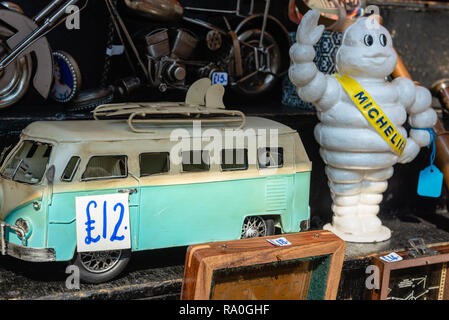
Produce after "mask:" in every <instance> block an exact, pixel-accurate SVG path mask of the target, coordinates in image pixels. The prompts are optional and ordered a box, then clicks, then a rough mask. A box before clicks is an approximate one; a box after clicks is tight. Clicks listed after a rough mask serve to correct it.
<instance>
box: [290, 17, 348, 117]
mask: <svg viewBox="0 0 449 320" xmlns="http://www.w3.org/2000/svg"><path fill="white" fill-rule="evenodd" d="M319 18H320V13H319V11H317V10H311V11H308V12H307V13H306V14H305V15H304V17H303V18H302V20H301V23H300V25H299V27H298V32H297V35H296V41H297V42H296V43H295V44H294V45H293V46H292V47H291V48H290V58H291V60H292V62H293V64H292V66H291V67H290V70H289V77H290V80H291V81H292V83H293V84H294V85H295V86H296V87H297V93H298V95H299V97H300V98H301V99H303V100H304V101H306V102H312V103H314V104H315V106H316V107H317V108H318V109H319V111H326V110H328V109H330V108H331V107H333V106H334V104H335V101H336V98H338V94H339V92H340V85H339V83H338V81H337V80H336V79H335V78H334V77H331V76H328V75H324V74H323V73H322V72H320V71H319V70H318V68H317V67H316V65H315V63H314V62H313V60H314V58H315V49H314V47H313V46H314V45H315V44H316V43H317V42H318V41H319V40H320V38H321V35H322V34H323V31H324V26H323V25H318V20H319Z"/></svg>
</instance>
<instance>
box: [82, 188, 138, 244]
mask: <svg viewBox="0 0 449 320" xmlns="http://www.w3.org/2000/svg"><path fill="white" fill-rule="evenodd" d="M75 203H76V242H77V251H78V252H92V251H108V250H120V249H129V248H131V236H130V227H129V195H128V194H126V193H124V194H122V193H119V194H107V195H99V196H85V197H76V199H75Z"/></svg>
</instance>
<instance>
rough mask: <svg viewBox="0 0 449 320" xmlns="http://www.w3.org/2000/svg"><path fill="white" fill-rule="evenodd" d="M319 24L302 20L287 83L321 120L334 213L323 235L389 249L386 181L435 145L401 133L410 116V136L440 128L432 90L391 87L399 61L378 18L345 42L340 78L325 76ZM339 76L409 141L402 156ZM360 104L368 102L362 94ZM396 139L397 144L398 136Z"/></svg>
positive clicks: (356, 27)
mask: <svg viewBox="0 0 449 320" xmlns="http://www.w3.org/2000/svg"><path fill="white" fill-rule="evenodd" d="M319 17H320V13H319V12H318V11H316V10H312V11H309V12H308V13H307V14H306V15H305V16H304V17H303V19H302V21H301V24H300V25H299V28H298V33H297V43H295V44H294V45H293V46H292V48H291V49H290V57H291V59H292V62H293V63H292V65H291V67H290V70H289V77H290V80H291V81H292V82H293V84H295V86H296V87H297V93H298V95H299V96H300V97H301V99H303V100H304V101H306V102H312V103H313V104H314V105H315V107H316V109H317V115H318V119H319V120H320V123H319V124H318V125H317V126H316V128H315V138H316V140H317V142H318V143H319V144H320V147H321V148H320V155H321V157H322V158H323V160H324V162H325V164H326V169H325V170H326V175H327V177H328V180H329V187H330V190H331V196H332V200H333V204H332V211H333V213H334V215H333V219H332V223H331V224H327V225H326V226H325V227H324V228H325V229H327V230H330V231H332V232H334V233H335V234H337V235H338V236H340V237H341V238H342V239H344V240H345V241H349V242H379V241H384V240H387V239H389V238H390V237H391V232H390V230H389V229H388V228H387V227H385V226H383V225H382V222H381V221H380V219H379V218H378V217H377V214H378V212H379V204H380V203H381V201H382V194H383V192H385V191H386V189H387V186H388V182H387V180H388V179H389V178H390V177H391V176H392V175H393V165H395V164H396V163H397V162H399V163H408V162H410V161H412V160H413V159H414V158H415V157H416V156H417V155H418V153H419V151H420V148H421V147H424V146H427V145H428V144H429V143H430V142H431V135H430V134H429V132H427V131H426V130H419V129H412V130H410V135H409V136H408V134H407V131H406V130H405V129H404V128H403V125H404V123H405V122H406V121H407V116H408V121H409V124H410V126H411V128H431V127H433V126H434V125H435V123H436V122H437V114H436V112H435V111H434V110H433V109H432V108H431V102H432V97H431V94H430V92H429V90H427V89H426V88H424V87H421V86H416V85H415V84H414V83H413V82H412V81H411V80H409V79H407V78H396V79H395V80H394V81H393V82H388V81H387V80H386V79H387V77H388V76H389V75H390V74H391V73H392V72H393V70H394V68H395V66H396V63H397V59H398V58H397V54H396V51H395V50H394V48H393V43H392V38H391V35H390V33H389V32H388V31H387V30H386V29H385V28H384V27H383V26H381V25H380V24H379V23H378V22H377V21H376V20H375V19H373V18H369V17H368V18H367V17H364V18H360V19H358V20H357V21H356V22H355V23H354V24H352V25H351V26H349V27H348V28H347V29H346V31H345V33H344V34H343V40H342V46H341V47H340V49H339V50H338V52H337V55H336V66H337V71H338V73H339V75H324V74H323V73H321V72H319V71H318V69H317V67H316V66H315V64H314V63H313V59H314V57H315V51H314V48H313V46H314V45H315V44H316V43H317V42H318V40H319V39H320V37H321V35H322V33H323V30H324V26H321V25H320V26H318V19H319ZM341 76H345V77H349V78H351V79H353V80H355V81H356V82H357V83H358V84H359V85H360V88H363V89H364V90H365V93H367V94H369V96H370V98H372V100H373V101H372V103H376V104H377V106H378V107H379V108H377V109H376V110H374V111H373V109H370V114H369V117H371V116H372V118H374V117H375V116H378V115H379V113H382V112H383V114H384V115H385V119H387V118H388V119H389V121H391V124H392V126H393V127H395V128H396V130H397V132H398V136H400V135H402V137H403V138H404V141H406V143H402V144H401V142H397V143H398V144H400V145H401V146H402V147H403V148H402V150H400V151H401V152H399V153H398V152H395V150H394V148H392V147H391V145H390V144H389V141H387V139H386V138H385V137H383V136H382V135H386V136H388V135H389V134H390V133H391V132H390V131H388V129H385V127H384V125H385V123H383V121H384V120H385V119H384V118H383V117H382V118H380V119H377V124H376V122H373V123H371V122H369V119H368V118H367V117H366V116H364V115H363V114H362V112H361V109H360V107H358V106H357V105H356V103H355V102H354V97H353V96H350V95H349V93H348V91H347V90H346V87H345V86H344V85H343V84H342V83H341V81H339V80H338V79H339V78H340V77H341ZM356 96H357V95H356ZM358 98H359V100H361V99H360V98H363V101H364V100H366V99H365V97H364V96H363V94H362V93H360V94H359V95H358ZM368 101H369V100H368ZM372 103H371V102H370V103H369V104H368V103H366V104H365V106H364V107H367V106H368V105H370V106H372ZM376 125H377V128H376V127H375V126H376ZM384 129H385V130H384ZM390 138H391V140H392V141H394V139H396V140H397V137H396V136H395V137H394V138H393V137H388V139H390ZM394 142H396V141H394Z"/></svg>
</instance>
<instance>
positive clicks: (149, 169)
mask: <svg viewBox="0 0 449 320" xmlns="http://www.w3.org/2000/svg"><path fill="white" fill-rule="evenodd" d="M168 171H170V153H168V152H149V153H142V154H141V155H140V176H141V177H146V176H151V175H153V174H160V173H166V172H168Z"/></svg>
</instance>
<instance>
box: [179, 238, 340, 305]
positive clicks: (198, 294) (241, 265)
mask: <svg viewBox="0 0 449 320" xmlns="http://www.w3.org/2000/svg"><path fill="white" fill-rule="evenodd" d="M281 237H283V238H285V239H286V240H287V241H288V242H290V245H286V246H276V245H273V244H271V243H270V242H268V241H267V240H268V239H271V240H273V239H278V238H281ZM345 248H346V244H345V242H344V241H343V240H341V239H340V238H338V237H337V236H336V235H334V234H333V233H332V232H329V231H309V232H302V233H294V234H285V235H276V236H269V237H263V238H251V239H242V240H233V241H223V242H215V243H207V244H201V245H194V246H190V247H189V248H188V250H187V254H186V261H185V268H184V277H183V283H182V290H181V299H182V300H253V299H254V300H303V299H304V300H305V299H311V300H318V299H335V298H336V296H337V291H338V285H339V282H340V274H341V269H342V266H343V260H344V253H345Z"/></svg>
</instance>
